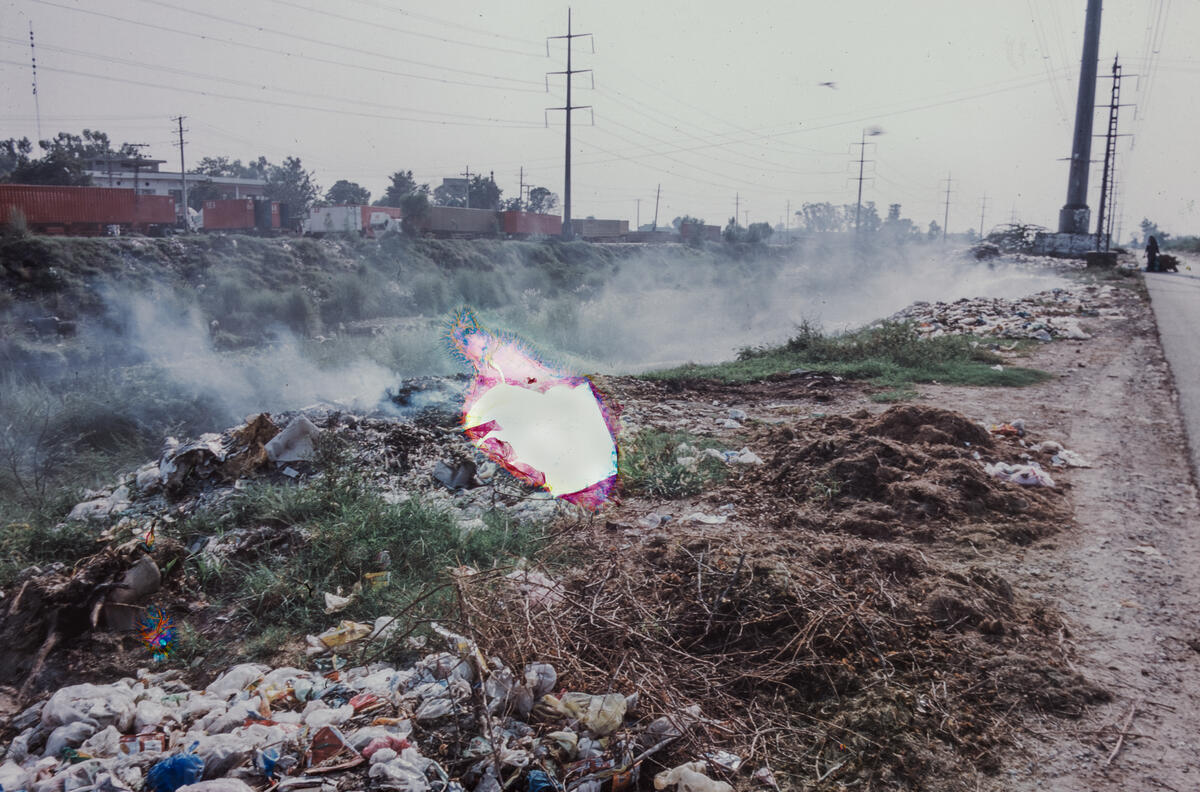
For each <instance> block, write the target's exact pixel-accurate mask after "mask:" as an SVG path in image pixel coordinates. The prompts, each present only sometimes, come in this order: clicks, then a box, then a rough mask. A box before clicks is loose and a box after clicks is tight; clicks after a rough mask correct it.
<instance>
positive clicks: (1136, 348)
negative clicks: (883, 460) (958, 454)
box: [921, 283, 1200, 792]
mask: <svg viewBox="0 0 1200 792" xmlns="http://www.w3.org/2000/svg"><path fill="white" fill-rule="evenodd" d="M1190 285H1191V284H1190V283H1189V286H1190ZM1151 288H1152V289H1153V290H1154V294H1155V307H1156V308H1158V300H1159V295H1160V291H1159V284H1157V283H1156V284H1154V285H1153V286H1152V287H1151ZM1124 303H1125V304H1124V306H1123V307H1124V308H1125V310H1126V314H1127V317H1126V318H1125V319H1123V320H1117V321H1113V322H1107V323H1106V322H1102V321H1100V320H1097V321H1095V322H1093V326H1092V329H1093V330H1094V331H1095V333H1096V335H1095V338H1093V339H1092V340H1090V341H1081V342H1060V343H1057V344H1053V345H1047V346H1045V347H1042V348H1040V349H1039V350H1038V351H1037V352H1036V353H1035V354H1034V357H1033V359H1032V360H1031V362H1030V363H1031V365H1034V366H1038V367H1040V368H1044V369H1046V370H1049V371H1052V372H1055V373H1056V374H1059V378H1058V379H1056V380H1053V381H1051V382H1048V383H1045V384H1043V385H1039V386H1035V387H1031V388H1026V389H1022V390H1019V391H1018V390H1013V391H1005V390H1001V389H989V390H981V389H974V388H950V387H938V386H930V387H926V388H922V389H921V390H922V395H923V397H924V398H925V399H928V400H930V401H932V402H934V403H938V404H945V405H948V406H951V407H952V408H954V409H957V410H959V411H961V412H963V413H965V414H967V415H973V416H975V417H978V418H981V419H984V420H1010V419H1014V418H1024V419H1025V420H1026V422H1027V424H1028V425H1029V427H1030V429H1031V431H1034V432H1036V433H1037V434H1038V435H1040V436H1043V437H1054V438H1056V439H1059V440H1060V441H1061V442H1063V443H1064V444H1065V445H1066V446H1067V447H1068V448H1071V449H1073V450H1075V451H1077V452H1079V453H1080V454H1082V455H1083V456H1084V457H1085V458H1087V459H1088V460H1089V461H1090V462H1091V463H1092V465H1093V467H1091V468H1088V469H1082V470H1077V471H1074V473H1073V476H1072V481H1073V487H1072V492H1071V500H1072V503H1073V507H1074V515H1075V519H1076V523H1077V527H1076V528H1073V529H1070V530H1068V531H1065V532H1063V533H1061V534H1059V535H1057V536H1055V537H1053V538H1052V539H1050V540H1047V541H1043V542H1040V543H1035V544H1033V545H1031V546H1030V547H1028V548H1026V550H1025V552H1024V553H1023V554H1019V555H1017V556H1016V557H1015V558H1013V559H1012V560H1011V561H1009V563H1010V564H1011V568H1010V569H1009V570H1008V574H1009V576H1010V577H1009V579H1010V580H1012V581H1014V584H1016V585H1018V586H1019V588H1020V589H1022V590H1023V591H1024V592H1025V593H1026V594H1027V595H1028V596H1031V597H1034V598H1043V599H1046V600H1048V601H1050V602H1051V603H1053V604H1056V605H1057V606H1058V608H1059V609H1061V611H1062V612H1063V613H1064V615H1065V617H1066V620H1067V624H1066V625H1065V629H1064V632H1063V640H1064V641H1067V642H1069V643H1070V644H1073V646H1074V649H1075V660H1074V664H1075V666H1076V667H1077V668H1078V670H1080V671H1081V672H1083V673H1084V674H1085V675H1086V676H1088V677H1089V678H1091V679H1093V680H1095V681H1097V682H1099V683H1101V684H1102V685H1104V686H1105V687H1107V688H1108V690H1110V691H1111V692H1112V694H1113V701H1112V702H1111V703H1109V704H1105V705H1101V706H1098V707H1096V708H1094V709H1093V710H1091V711H1090V712H1089V714H1088V715H1086V716H1085V717H1084V718H1082V719H1081V720H1079V721H1064V720H1059V719H1054V718H1045V719H1042V720H1041V722H1032V723H1029V724H1028V727H1027V729H1026V730H1025V731H1024V733H1022V734H1019V735H1017V748H1016V750H1015V751H1014V752H1013V754H1012V756H1011V757H1010V761H1009V763H1008V768H1007V770H1006V772H1005V773H1002V774H1001V776H1000V777H999V778H996V779H993V780H992V782H993V783H994V785H995V786H994V788H996V789H1010V790H1011V789H1022V790H1035V789H1036V790H1045V789H1053V790H1056V792H1060V791H1061V792H1075V791H1076V790H1079V791H1080V792H1082V790H1090V791H1092V792H1095V791H1096V790H1134V789H1137V790H1144V789H1168V790H1179V792H1185V791H1187V790H1197V789H1200V730H1198V728H1197V727H1198V725H1200V577H1198V576H1197V575H1196V572H1197V570H1200V530H1198V529H1197V525H1198V524H1200V522H1198V519H1197V514H1198V511H1200V508H1198V503H1197V494H1196V488H1195V484H1194V479H1193V478H1192V477H1191V475H1190V470H1189V465H1188V460H1187V443H1186V438H1185V435H1184V430H1183V424H1182V422H1181V419H1180V413H1179V406H1178V405H1179V399H1178V397H1177V396H1176V394H1175V390H1174V387H1173V383H1172V377H1171V370H1170V368H1169V367H1168V365H1167V362H1166V360H1165V359H1164V357H1163V354H1162V348H1161V347H1160V344H1159V339H1158V333H1157V331H1156V327H1155V322H1154V317H1153V314H1152V313H1151V311H1150V308H1149V304H1148V302H1147V300H1146V299H1145V298H1144V297H1143V298H1141V299H1134V298H1133V297H1132V295H1130V296H1129V297H1128V298H1127V299H1125V300H1124ZM1193 310H1194V309H1193ZM1173 332H1174V331H1172V330H1166V331H1165V333H1164V341H1163V344H1164V345H1166V346H1167V347H1168V349H1170V348H1171V344H1172V341H1171V340H1170V338H1171V334H1172V333H1173ZM1189 387H1194V386H1189ZM1191 395H1192V396H1194V395H1195V394H1194V393H1193V394H1191ZM1000 563H1004V562H1003V561H1001V562H1000Z"/></svg>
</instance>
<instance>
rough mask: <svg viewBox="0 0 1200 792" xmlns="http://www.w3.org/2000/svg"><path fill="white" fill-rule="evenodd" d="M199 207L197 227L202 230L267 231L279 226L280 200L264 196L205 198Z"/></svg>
mask: <svg viewBox="0 0 1200 792" xmlns="http://www.w3.org/2000/svg"><path fill="white" fill-rule="evenodd" d="M200 211H201V218H200V227H201V228H202V229H203V230H205V231H245V232H258V233H262V234H267V233H271V232H273V231H278V230H279V229H280V228H282V227H283V211H282V206H281V204H280V203H279V202H278V201H271V200H268V199H266V198H227V199H223V200H216V201H205V202H204V205H203V207H202V208H201V210H200Z"/></svg>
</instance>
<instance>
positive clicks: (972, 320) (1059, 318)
mask: <svg viewBox="0 0 1200 792" xmlns="http://www.w3.org/2000/svg"><path fill="white" fill-rule="evenodd" d="M1114 298H1115V293H1114V287H1113V286H1095V285H1078V286H1072V287H1070V288H1057V289H1051V290H1049V291H1044V292H1039V293H1037V294H1034V295H1031V296H1029V297H1023V298H1020V299H1001V298H993V297H972V298H967V297H964V298H962V299H960V300H955V301H954V302H952V303H942V302H938V303H927V302H917V303H913V304H912V305H910V306H909V307H907V308H905V309H904V310H903V311H900V312H899V313H897V314H894V315H893V316H892V317H891V320H892V321H908V322H912V323H913V324H914V325H915V326H916V329H917V332H919V333H920V334H921V335H924V336H929V337H937V336H941V335H946V334H951V333H959V334H969V335H977V336H992V337H995V338H1007V339H1032V340H1035V341H1054V340H1056V339H1064V338H1065V339H1073V340H1080V341H1082V340H1086V339H1088V338H1091V335H1090V334H1089V333H1088V332H1087V331H1086V330H1084V328H1083V326H1082V325H1081V324H1080V321H1081V320H1082V319H1086V318H1093V319H1095V318H1104V319H1116V318H1120V317H1121V316H1122V313H1121V311H1120V309H1118V308H1116V307H1114V305H1115V302H1114Z"/></svg>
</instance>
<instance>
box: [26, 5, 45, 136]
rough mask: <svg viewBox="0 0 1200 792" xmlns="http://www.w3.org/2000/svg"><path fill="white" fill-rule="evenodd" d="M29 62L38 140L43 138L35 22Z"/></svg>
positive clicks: (30, 39) (30, 29)
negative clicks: (34, 35) (34, 42)
mask: <svg viewBox="0 0 1200 792" xmlns="http://www.w3.org/2000/svg"><path fill="white" fill-rule="evenodd" d="M29 63H30V65H31V66H32V67H33V112H34V117H35V118H36V119H37V131H38V142H41V139H42V104H41V101H40V100H39V99H38V92H37V48H36V47H34V45H33V22H32V21H31V22H30V23H29Z"/></svg>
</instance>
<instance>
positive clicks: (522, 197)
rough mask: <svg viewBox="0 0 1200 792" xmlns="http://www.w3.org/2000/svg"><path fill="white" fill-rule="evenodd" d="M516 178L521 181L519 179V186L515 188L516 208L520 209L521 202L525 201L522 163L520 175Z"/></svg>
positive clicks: (523, 167)
mask: <svg viewBox="0 0 1200 792" xmlns="http://www.w3.org/2000/svg"><path fill="white" fill-rule="evenodd" d="M518 178H519V179H520V180H521V181H520V186H519V187H518V188H517V208H518V209H520V208H521V205H522V203H523V202H524V201H525V166H524V165H522V166H521V175H520V176H519V177H518Z"/></svg>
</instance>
